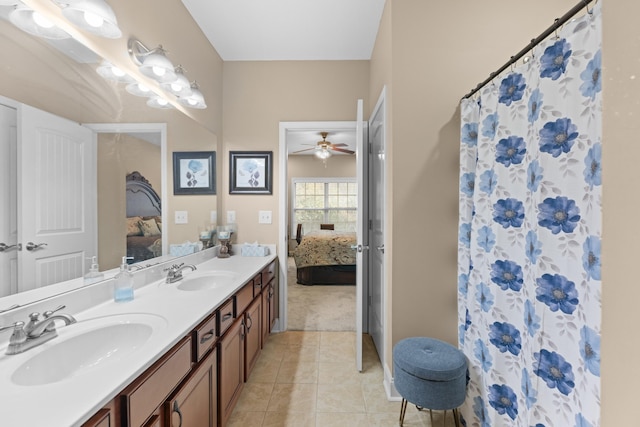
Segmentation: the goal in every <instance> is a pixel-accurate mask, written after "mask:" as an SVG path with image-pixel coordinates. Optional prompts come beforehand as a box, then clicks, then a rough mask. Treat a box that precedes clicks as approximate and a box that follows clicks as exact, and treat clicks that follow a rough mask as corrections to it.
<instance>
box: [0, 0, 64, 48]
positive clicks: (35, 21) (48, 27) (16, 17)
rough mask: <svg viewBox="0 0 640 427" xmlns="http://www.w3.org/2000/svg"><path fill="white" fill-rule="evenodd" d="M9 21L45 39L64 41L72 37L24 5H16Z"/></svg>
mask: <svg viewBox="0 0 640 427" xmlns="http://www.w3.org/2000/svg"><path fill="white" fill-rule="evenodd" d="M9 20H10V21H11V23H12V24H13V25H15V26H16V27H18V28H20V29H21V30H22V31H24V32H27V33H29V34H32V35H34V36H38V37H42V38H45V39H53V40H62V39H68V38H69V37H71V36H70V35H69V34H68V33H67V32H66V31H64V30H62V29H61V28H58V27H57V26H56V25H55V24H54V23H53V22H51V20H50V19H49V18H47V17H46V16H44V15H42V14H41V13H40V12H36V11H34V10H33V9H31V8H30V7H28V6H26V5H24V4H18V5H16V7H15V9H13V10H12V11H11V13H9Z"/></svg>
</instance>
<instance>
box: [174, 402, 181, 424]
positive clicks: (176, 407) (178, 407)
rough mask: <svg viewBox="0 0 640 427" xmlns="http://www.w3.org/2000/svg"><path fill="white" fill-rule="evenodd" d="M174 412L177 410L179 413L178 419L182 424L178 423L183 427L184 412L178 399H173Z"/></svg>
mask: <svg viewBox="0 0 640 427" xmlns="http://www.w3.org/2000/svg"><path fill="white" fill-rule="evenodd" d="M173 412H175V413H176V414H178V417H179V418H178V419H179V422H180V424H178V427H182V412H180V406H178V401H177V400H174V401H173Z"/></svg>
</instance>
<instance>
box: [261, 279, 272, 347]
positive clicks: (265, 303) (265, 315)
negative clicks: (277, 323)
mask: <svg viewBox="0 0 640 427" xmlns="http://www.w3.org/2000/svg"><path fill="white" fill-rule="evenodd" d="M269 325H270V323H269V287H268V286H263V287H262V322H261V325H260V329H261V330H262V340H261V341H262V342H261V344H262V347H263V348H264V345H265V343H266V342H267V338H268V337H269Z"/></svg>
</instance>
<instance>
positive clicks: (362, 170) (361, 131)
mask: <svg viewBox="0 0 640 427" xmlns="http://www.w3.org/2000/svg"><path fill="white" fill-rule="evenodd" d="M362 117H363V102H362V100H361V99H359V100H358V106H357V114H356V168H357V176H358V217H357V220H356V234H357V238H356V240H357V242H356V367H357V369H358V371H362V333H363V332H364V331H363V323H364V316H363V306H364V299H365V294H364V284H365V283H366V280H367V271H368V255H367V249H368V241H369V237H368V226H367V224H368V215H367V191H368V189H367V179H366V178H367V167H368V160H367V159H368V157H369V155H368V154H369V146H368V144H367V141H366V128H365V123H364V120H363V118H362Z"/></svg>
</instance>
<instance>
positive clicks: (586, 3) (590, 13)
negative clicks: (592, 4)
mask: <svg viewBox="0 0 640 427" xmlns="http://www.w3.org/2000/svg"><path fill="white" fill-rule="evenodd" d="M582 3H584V8H585V9H587V13H588V14H589V15H592V14H593V9H591V10H589V2H588V1H587V0H582Z"/></svg>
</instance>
